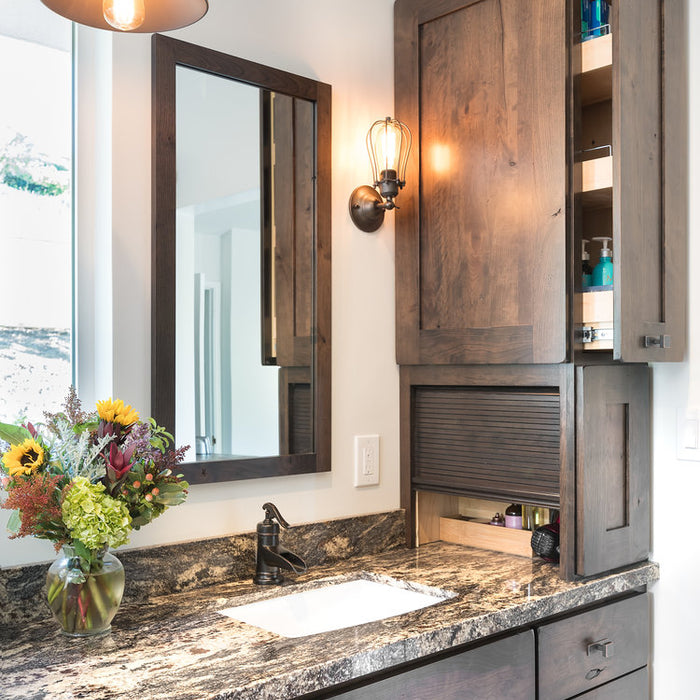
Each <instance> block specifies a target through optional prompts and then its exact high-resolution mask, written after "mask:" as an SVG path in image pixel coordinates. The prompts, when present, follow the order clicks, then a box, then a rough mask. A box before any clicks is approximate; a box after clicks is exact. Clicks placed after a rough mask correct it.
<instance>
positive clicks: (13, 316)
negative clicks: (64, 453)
mask: <svg viewBox="0 0 700 700" xmlns="http://www.w3.org/2000/svg"><path fill="white" fill-rule="evenodd" d="M71 44H72V26H71V23H70V22H69V21H67V20H65V19H63V18H61V17H59V16H58V15H56V14H54V13H53V12H51V11H50V10H48V9H47V8H46V7H45V6H44V5H42V4H41V2H40V0H22V2H17V0H0V102H1V103H2V109H0V421H3V422H13V421H15V420H17V419H21V418H25V417H28V418H30V419H33V420H36V419H37V416H38V417H41V416H42V415H43V411H44V410H57V409H58V408H59V407H60V405H61V404H62V400H63V397H64V396H65V394H66V391H67V389H68V387H69V385H70V384H71V383H72V382H73V367H72V356H73V352H72V346H73V338H72V316H73V311H72V310H73V272H72V270H73V264H72V243H73V226H72V218H73V217H72V209H73V207H72V191H71V190H72V187H71V185H72V123H73V110H72V102H73V96H72V50H71Z"/></svg>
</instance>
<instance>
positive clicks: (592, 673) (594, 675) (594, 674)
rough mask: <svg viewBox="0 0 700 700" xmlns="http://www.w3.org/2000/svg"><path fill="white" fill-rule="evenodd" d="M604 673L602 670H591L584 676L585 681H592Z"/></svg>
mask: <svg viewBox="0 0 700 700" xmlns="http://www.w3.org/2000/svg"><path fill="white" fill-rule="evenodd" d="M603 671H605V669H604V668H592V669H591V670H590V671H589V672H588V673H587V674H586V680H587V681H592V680H593V679H594V678H598V676H599V675H600V674H601V673H603Z"/></svg>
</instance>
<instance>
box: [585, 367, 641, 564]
mask: <svg viewBox="0 0 700 700" xmlns="http://www.w3.org/2000/svg"><path fill="white" fill-rule="evenodd" d="M649 377H650V369H649V367H647V366H646V365H601V366H591V367H577V368H576V452H577V454H576V486H577V492H576V498H577V520H576V533H577V559H578V561H577V573H578V574H580V575H582V576H590V575H592V574H597V573H601V572H603V571H608V570H610V569H615V568H619V567H621V566H625V565H627V564H632V563H634V562H638V561H642V560H644V559H646V558H647V557H648V553H649V517H650V516H649V483H650V469H651V467H650V465H651V448H650V439H651V438H650V410H649V403H650V399H651V395H650V380H649Z"/></svg>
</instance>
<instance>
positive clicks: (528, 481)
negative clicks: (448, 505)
mask: <svg viewBox="0 0 700 700" xmlns="http://www.w3.org/2000/svg"><path fill="white" fill-rule="evenodd" d="M412 396H413V398H412V400H413V414H414V423H413V464H412V471H413V477H412V478H413V484H414V486H417V487H420V488H424V489H425V488H428V487H430V486H434V487H438V488H443V489H445V488H451V489H454V490H455V492H457V493H463V494H469V495H475V496H482V497H484V498H499V499H504V500H514V501H515V502H518V503H542V504H545V505H551V506H554V507H558V505H559V467H560V455H559V430H560V406H559V393H558V387H528V388H522V389H520V388H517V387H504V388H495V387H430V386H414V387H413V392H412Z"/></svg>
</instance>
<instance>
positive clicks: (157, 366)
mask: <svg viewBox="0 0 700 700" xmlns="http://www.w3.org/2000/svg"><path fill="white" fill-rule="evenodd" d="M152 42H153V43H152V46H153V53H152V100H153V104H152V110H151V114H152V237H151V241H152V244H151V248H152V261H151V286H152V291H151V311H152V321H151V412H152V413H153V415H156V416H158V420H159V422H160V423H161V424H162V425H164V426H165V427H166V428H167V429H168V430H169V431H171V432H173V428H174V425H175V408H176V400H175V398H176V397H175V207H176V196H175V192H176V189H175V170H176V169H175V148H176V133H175V66H176V65H184V66H188V67H191V68H195V69H197V70H202V71H205V72H208V73H212V74H215V75H221V76H223V77H227V78H231V79H234V80H238V81H241V82H244V83H248V84H250V85H255V86H258V87H261V88H264V89H267V90H272V91H274V92H277V93H280V94H284V95H289V96H293V97H296V98H299V99H302V100H307V101H309V103H311V104H313V119H314V123H315V129H316V144H315V146H314V150H313V157H314V158H315V169H316V172H315V180H314V186H315V221H314V223H313V235H314V239H313V241H314V243H313V251H312V255H313V260H314V263H315V267H314V268H313V279H312V281H311V285H310V286H311V289H313V293H314V299H313V306H312V308H315V319H314V322H313V328H312V331H311V336H312V338H313V342H314V348H313V358H314V365H313V367H312V372H313V378H312V390H313V394H314V401H313V417H314V418H313V419H314V434H313V449H314V452H313V454H310V455H309V454H305V455H286V456H285V455H283V456H280V457H265V458H260V459H245V460H234V459H231V458H230V456H229V457H226V456H221V457H219V458H216V459H212V460H209V461H206V462H201V463H199V462H194V463H190V464H185V465H183V466H182V469H181V471H182V472H183V474H184V475H185V477H186V478H187V480H188V481H189V482H190V483H195V484H196V483H206V482H218V481H230V480H235V479H249V478H257V477H263V476H273V475H285V474H300V473H308V472H315V471H328V470H330V468H331V465H330V442H331V428H330V426H331V291H330V290H331V277H330V275H331V213H330V206H331V205H330V201H331V192H330V187H331V185H330V182H331V87H330V85H326V84H324V83H320V82H317V81H315V80H311V79H309V78H305V77H302V76H298V75H294V74H292V73H287V72H286V71H280V70H276V69H274V68H269V67H267V66H263V65H260V64H257V63H253V62H250V61H246V60H243V59H239V58H236V57H234V56H229V55H227V54H223V53H220V52H217V51H213V50H211V49H206V48H204V47H201V46H196V45H194V44H189V43H187V42H183V41H180V40H177V39H173V38H171V37H165V36H161V35H154V36H153V39H152ZM308 150H309V149H308V148H306V149H305V150H304V158H305V159H308V158H311V157H312V156H310V155H309V153H308ZM306 199H307V200H308V195H307V197H306ZM305 206H306V205H305ZM305 274H306V273H305ZM304 323H306V321H304ZM176 438H177V436H176Z"/></svg>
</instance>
